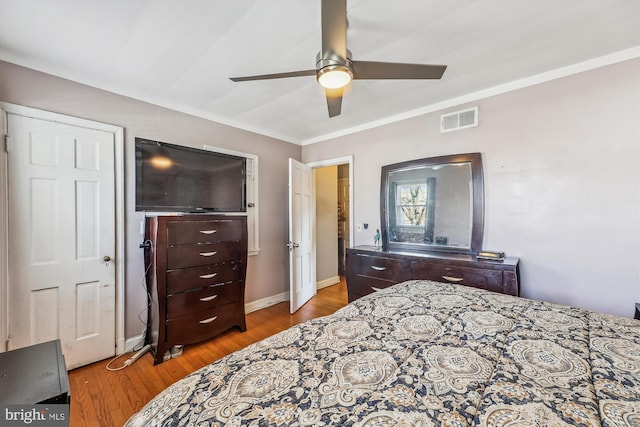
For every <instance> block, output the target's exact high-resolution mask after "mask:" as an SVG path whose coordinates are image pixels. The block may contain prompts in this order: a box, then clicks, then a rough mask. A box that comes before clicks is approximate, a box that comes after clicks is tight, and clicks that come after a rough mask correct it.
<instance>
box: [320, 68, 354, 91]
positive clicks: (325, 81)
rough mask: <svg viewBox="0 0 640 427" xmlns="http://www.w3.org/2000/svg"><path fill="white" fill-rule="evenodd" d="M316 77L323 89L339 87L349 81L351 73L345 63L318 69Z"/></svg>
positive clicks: (351, 76) (351, 77)
mask: <svg viewBox="0 0 640 427" xmlns="http://www.w3.org/2000/svg"><path fill="white" fill-rule="evenodd" d="M317 79H318V83H320V86H322V87H324V88H325V89H340V88H343V87H345V86H346V85H348V84H349V83H351V80H353V73H352V72H351V70H350V69H349V67H347V66H345V65H329V66H327V67H324V68H321V69H320V70H318V76H317Z"/></svg>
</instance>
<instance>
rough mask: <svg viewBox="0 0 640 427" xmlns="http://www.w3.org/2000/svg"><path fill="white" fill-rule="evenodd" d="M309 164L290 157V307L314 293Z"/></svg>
mask: <svg viewBox="0 0 640 427" xmlns="http://www.w3.org/2000/svg"><path fill="white" fill-rule="evenodd" d="M312 178H313V175H312V171H311V168H310V167H309V166H306V165H304V164H302V163H300V162H298V161H296V160H293V159H289V243H288V244H287V246H288V247H289V294H290V298H289V301H290V304H289V311H290V312H291V313H292V314H293V313H295V312H296V311H297V310H298V309H299V308H300V307H302V306H303V305H304V303H306V302H307V301H309V300H310V299H311V297H313V296H314V295H315V294H316V258H315V252H316V251H315V239H314V236H315V218H316V215H315V211H316V209H315V203H316V202H315V200H316V195H315V189H314V188H313V179H312Z"/></svg>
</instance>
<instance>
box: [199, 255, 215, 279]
mask: <svg viewBox="0 0 640 427" xmlns="http://www.w3.org/2000/svg"><path fill="white" fill-rule="evenodd" d="M200 255H202V254H200ZM217 275H218V273H211V274H203V275H202V276H199V277H200V278H201V279H211V278H212V277H216V276H217Z"/></svg>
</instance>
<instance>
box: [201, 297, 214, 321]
mask: <svg viewBox="0 0 640 427" xmlns="http://www.w3.org/2000/svg"><path fill="white" fill-rule="evenodd" d="M216 298H218V295H211V296H208V297H202V298H200V301H202V302H209V301H213V300H214V299H216ZM200 323H202V322H200Z"/></svg>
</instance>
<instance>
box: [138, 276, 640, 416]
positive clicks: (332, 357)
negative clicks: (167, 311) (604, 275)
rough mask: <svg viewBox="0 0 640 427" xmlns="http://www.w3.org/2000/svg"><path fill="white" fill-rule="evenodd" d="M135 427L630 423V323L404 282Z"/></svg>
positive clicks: (274, 341)
mask: <svg viewBox="0 0 640 427" xmlns="http://www.w3.org/2000/svg"><path fill="white" fill-rule="evenodd" d="M147 425H162V426H187V425H190V426H204V425H206V426H267V425H269V426H343V425H344V426H347V425H348V426H362V427H364V426H368V427H373V426H375V427H383V426H384V427H386V426H407V427H408V426H421V427H429V426H459V427H462V426H600V425H602V426H640V321H637V320H632V319H627V318H623V317H616V316H611V315H606V314H602V313H596V312H591V311H587V310H583V309H578V308H572V307H567V306H561V305H556V304H550V303H545V302H540V301H532V300H528V299H524V298H517V297H512V296H507V295H501V294H496V293H492V292H487V291H483V290H479V289H474V288H469V287H465V286H456V285H448V284H443V283H437V282H431V281H409V282H405V283H401V284H398V285H395V286H392V287H391V288H387V289H384V290H382V291H379V292H376V293H374V294H371V295H368V296H366V297H363V298H361V299H359V300H357V301H355V302H353V303H351V304H349V305H347V306H346V307H344V308H342V309H341V310H339V311H338V312H336V313H335V314H333V315H331V316H327V317H322V318H318V319H315V320H312V321H309V322H306V323H303V324H300V325H297V326H294V327H292V328H290V329H288V330H286V331H283V332H281V333H279V334H277V335H274V336H272V337H269V338H267V339H265V340H263V341H260V342H258V343H255V344H252V345H250V346H249V347H247V348H244V349H242V350H240V351H237V352H235V353H232V354H230V355H228V356H226V357H224V358H223V359H220V360H218V361H216V362H214V363H212V364H211V365H208V366H206V367H204V368H203V369H201V370H199V371H197V372H195V373H193V374H191V375H189V376H187V377H185V378H184V379H182V380H180V381H178V382H177V383H175V384H173V385H172V386H170V387H168V388H167V389H166V390H165V391H163V392H162V393H160V394H159V395H158V396H156V397H155V398H154V399H153V400H151V402H149V403H148V404H147V405H146V406H145V407H144V408H143V409H142V410H141V411H140V412H139V413H137V414H135V415H134V416H132V417H131V419H130V420H129V421H128V423H127V426H147Z"/></svg>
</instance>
